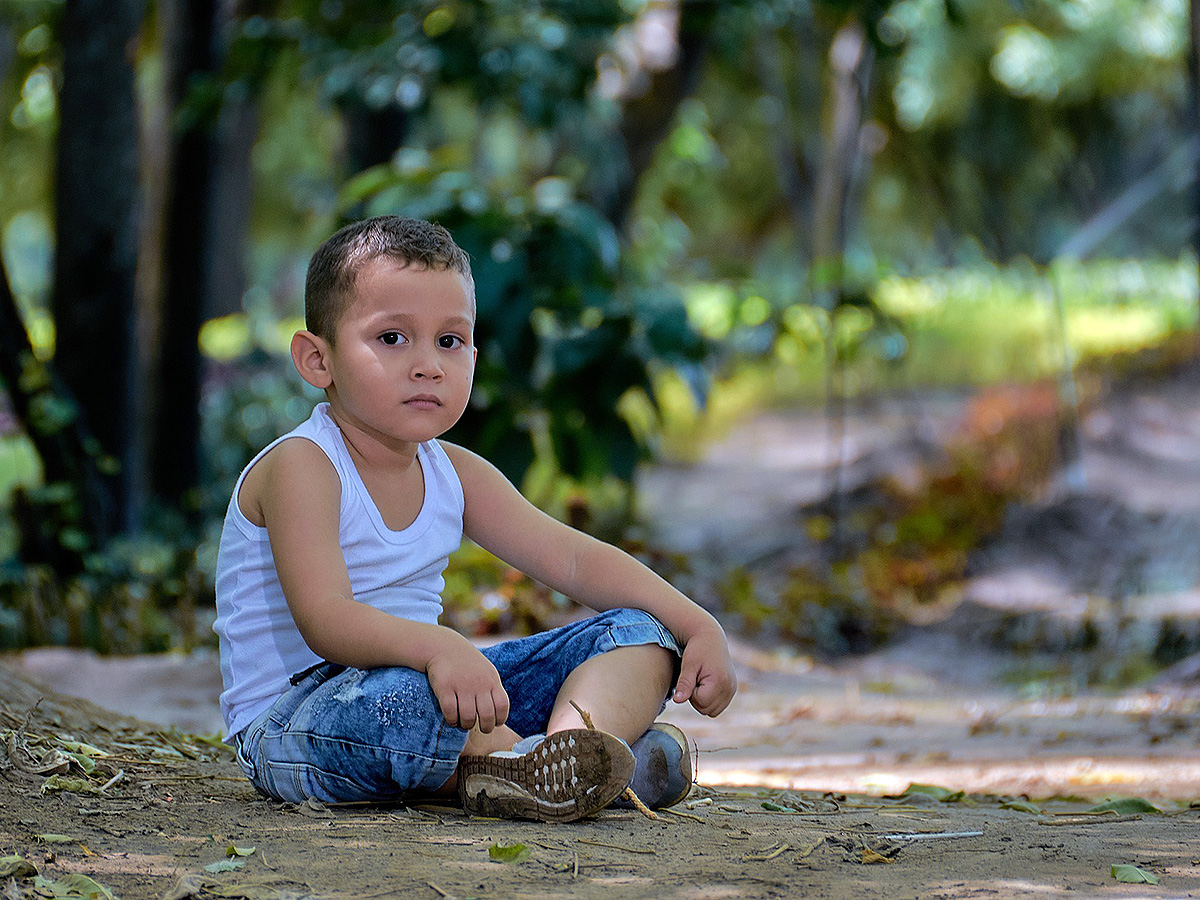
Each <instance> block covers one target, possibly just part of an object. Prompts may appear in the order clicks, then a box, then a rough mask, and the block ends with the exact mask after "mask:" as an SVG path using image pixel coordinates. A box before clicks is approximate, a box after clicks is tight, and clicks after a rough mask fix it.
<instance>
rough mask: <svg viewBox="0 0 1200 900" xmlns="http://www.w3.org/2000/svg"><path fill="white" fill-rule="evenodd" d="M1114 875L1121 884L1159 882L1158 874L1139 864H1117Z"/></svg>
mask: <svg viewBox="0 0 1200 900" xmlns="http://www.w3.org/2000/svg"><path fill="white" fill-rule="evenodd" d="M1112 877H1113V878H1115V879H1117V881H1119V882H1120V883H1121V884H1158V876H1157V875H1155V874H1153V873H1152V872H1147V871H1146V870H1145V869H1142V868H1139V867H1138V866H1130V865H1124V864H1123V865H1115V866H1113V867H1112Z"/></svg>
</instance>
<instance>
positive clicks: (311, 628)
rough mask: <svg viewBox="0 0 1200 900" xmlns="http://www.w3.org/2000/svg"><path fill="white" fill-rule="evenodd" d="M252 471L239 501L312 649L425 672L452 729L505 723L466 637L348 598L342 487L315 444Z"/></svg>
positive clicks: (489, 678)
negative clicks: (258, 523)
mask: <svg viewBox="0 0 1200 900" xmlns="http://www.w3.org/2000/svg"><path fill="white" fill-rule="evenodd" d="M260 467H261V471H255V470H259V469H260ZM251 475H253V476H254V478H253V479H251V477H250V476H247V479H246V482H245V483H244V485H243V496H242V497H240V498H239V503H241V504H242V508H243V510H244V511H249V512H255V511H257V512H259V513H261V517H262V520H263V522H264V524H265V525H266V528H267V535H268V537H269V538H270V542H271V553H272V555H273V556H274V559H275V569H276V572H277V573H278V575H279V582H280V585H281V586H282V587H283V594H284V597H285V598H286V599H287V604H288V609H289V610H290V612H291V614H292V618H293V620H294V621H295V622H296V627H297V628H298V629H299V630H300V634H301V636H302V637H303V638H304V640H305V643H307V644H308V646H309V647H310V648H311V649H312V651H313V652H314V653H316V654H317V655H318V656H320V657H321V658H323V659H326V660H329V661H330V662H336V663H340V664H342V665H346V666H353V667H355V668H362V669H369V668H374V667H378V666H407V667H409V668H411V669H415V670H417V671H419V672H424V673H426V675H427V677H428V678H429V683H430V686H431V687H432V688H433V692H434V695H435V696H436V697H437V699H438V703H439V704H440V706H441V709H442V713H443V715H445V717H446V721H448V722H449V723H450V724H451V725H455V726H458V727H461V728H470V727H472V726H473V725H474V724H475V723H476V721H478V723H479V727H480V730H481V731H484V732H490V731H492V729H493V728H494V727H495V726H496V725H502V724H504V722H505V720H506V719H507V718H508V695H507V694H506V693H505V692H504V688H503V687H502V686H501V684H500V677H499V675H498V674H497V673H496V669H495V667H494V666H493V665H492V664H491V662H489V661H488V660H487V659H486V658H485V657H484V656H483V654H481V653H480V652H479V651H478V650H477V649H476V648H475V647H474V646H473V645H472V644H471V643H470V641H468V640H467V639H466V638H464V637H462V636H461V635H459V634H457V633H456V632H454V631H452V630H451V629H449V628H444V627H442V626H440V625H430V624H427V623H422V622H411V621H408V620H406V619H400V618H397V617H396V616H392V615H389V614H387V613H385V612H382V611H381V610H378V609H375V608H374V607H372V606H369V605H367V604H365V603H359V602H357V601H356V600H355V599H354V595H353V591H352V589H351V586H350V575H349V573H348V572H347V570H346V560H345V557H344V556H343V555H342V548H341V544H340V543H339V539H338V524H339V518H340V500H341V484H340V482H339V480H338V476H337V472H336V470H335V469H334V468H333V464H332V463H331V462H330V461H329V459H328V458H327V457H326V456H325V454H324V453H323V452H322V451H321V450H320V449H319V448H318V447H317V446H316V445H315V444H313V443H312V442H311V441H308V440H300V439H293V440H288V441H284V442H283V443H282V444H280V445H278V446H277V447H275V448H274V449H273V450H271V452H270V453H268V454H267V455H266V456H265V457H264V458H263V459H262V460H260V461H259V462H258V464H257V465H256V466H255V469H253V470H251Z"/></svg>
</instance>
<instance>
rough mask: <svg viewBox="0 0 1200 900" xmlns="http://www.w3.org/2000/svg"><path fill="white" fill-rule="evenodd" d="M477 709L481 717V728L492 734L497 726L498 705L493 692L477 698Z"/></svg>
mask: <svg viewBox="0 0 1200 900" xmlns="http://www.w3.org/2000/svg"><path fill="white" fill-rule="evenodd" d="M475 710H476V713H477V715H478V717H479V730H480V731H482V732H483V733H484V734H491V733H492V731H493V730H495V728H496V705H495V702H494V701H493V700H492V695H491V694H483V695H482V696H480V697H477V698H475Z"/></svg>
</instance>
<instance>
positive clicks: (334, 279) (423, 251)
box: [304, 216, 475, 344]
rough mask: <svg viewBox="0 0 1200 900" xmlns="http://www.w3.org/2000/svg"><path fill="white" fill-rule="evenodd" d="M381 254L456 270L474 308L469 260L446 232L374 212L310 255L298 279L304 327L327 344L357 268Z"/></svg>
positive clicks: (349, 297)
mask: <svg viewBox="0 0 1200 900" xmlns="http://www.w3.org/2000/svg"><path fill="white" fill-rule="evenodd" d="M381 257H382V258H386V259H390V260H392V261H394V262H395V263H396V264H398V265H400V266H417V267H419V268H424V269H449V270H451V271H454V272H458V273H459V274H460V275H461V276H462V278H463V282H464V285H465V287H466V291H467V297H468V299H469V300H470V301H471V306H472V309H474V303H475V282H474V279H473V278H472V277H471V261H470V259H469V258H468V257H467V254H466V251H464V250H463V249H462V248H461V247H459V246H458V244H456V243H454V238H452V237H451V236H450V232H448V231H447V230H446V229H445V228H443V227H442V226H441V225H435V224H433V223H432V222H426V221H424V220H422V219H407V218H403V217H401V216H376V217H375V218H373V219H364V220H362V221H361V222H354V223H352V224H350V225H347V226H346V227H345V228H342V229H341V230H339V231H337V232H335V233H334V235H333V236H332V237H330V238H329V239H328V240H327V241H325V243H323V244H322V245H321V246H320V247H318V248H317V251H316V253H314V254H313V257H312V260H311V261H310V262H309V264H308V276H307V278H306V279H305V283H304V320H305V326H306V327H307V328H308V330H309V331H311V332H312V333H313V334H315V335H316V336H317V337H319V338H321V339H323V340H325V341H328V342H329V343H330V344H333V342H334V338H335V333H336V331H337V324H338V320H339V319H340V318H341V315H342V313H343V312H345V310H346V308H347V307H348V306H349V305H350V302H351V301H352V300H353V299H354V284H355V280H356V279H357V277H358V273H359V272H360V271H361V270H362V268H363V267H364V266H365V265H366V264H367V263H369V262H371V261H372V260H375V259H379V258H381Z"/></svg>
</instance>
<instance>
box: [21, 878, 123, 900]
mask: <svg viewBox="0 0 1200 900" xmlns="http://www.w3.org/2000/svg"><path fill="white" fill-rule="evenodd" d="M33 886H34V889H35V890H36V891H37V893H38V896H42V897H53V898H55V900H116V897H114V896H113V892H112V891H110V890H109V889H108V888H106V887H105V886H104V885H102V884H100V883H99V882H98V881H95V880H93V879H91V878H89V877H88V876H87V875H79V874H72V875H64V876H63V877H62V878H57V879H54V880H51V879H49V878H43V877H42V876H41V875H39V876H38V877H37V878H35V879H34V881H33Z"/></svg>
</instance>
